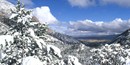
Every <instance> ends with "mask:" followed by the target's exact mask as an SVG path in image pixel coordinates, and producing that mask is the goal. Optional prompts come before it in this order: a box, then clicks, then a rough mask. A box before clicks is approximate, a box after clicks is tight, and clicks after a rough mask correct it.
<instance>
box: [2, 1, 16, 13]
mask: <svg viewBox="0 0 130 65" xmlns="http://www.w3.org/2000/svg"><path fill="white" fill-rule="evenodd" d="M10 9H15V8H14V5H13V4H12V3H10V2H8V1H7V0H0V14H1V15H2V14H6V15H7V14H10V13H11V11H10Z"/></svg>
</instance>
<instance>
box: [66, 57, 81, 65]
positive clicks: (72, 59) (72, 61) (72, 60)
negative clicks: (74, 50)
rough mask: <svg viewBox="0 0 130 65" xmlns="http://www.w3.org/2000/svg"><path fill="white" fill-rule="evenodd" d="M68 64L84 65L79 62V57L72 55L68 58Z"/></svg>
mask: <svg viewBox="0 0 130 65" xmlns="http://www.w3.org/2000/svg"><path fill="white" fill-rule="evenodd" d="M67 64H68V65H82V64H81V63H80V62H79V60H78V58H77V57H75V56H71V55H69V56H68V61H67Z"/></svg>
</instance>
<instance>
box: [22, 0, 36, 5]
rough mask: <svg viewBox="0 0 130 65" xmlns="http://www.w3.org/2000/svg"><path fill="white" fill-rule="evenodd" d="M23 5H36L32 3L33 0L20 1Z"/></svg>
mask: <svg viewBox="0 0 130 65" xmlns="http://www.w3.org/2000/svg"><path fill="white" fill-rule="evenodd" d="M20 1H21V2H22V3H24V4H25V5H33V4H34V3H33V2H32V0H20Z"/></svg>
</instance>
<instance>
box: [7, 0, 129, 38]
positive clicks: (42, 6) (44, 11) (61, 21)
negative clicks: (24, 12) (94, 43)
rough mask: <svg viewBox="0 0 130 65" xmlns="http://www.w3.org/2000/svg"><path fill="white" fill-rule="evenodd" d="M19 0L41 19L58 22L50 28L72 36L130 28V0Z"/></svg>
mask: <svg viewBox="0 0 130 65" xmlns="http://www.w3.org/2000/svg"><path fill="white" fill-rule="evenodd" d="M8 1H10V2H12V3H13V4H15V3H16V0H8ZM20 1H22V2H23V3H24V4H25V5H26V8H29V9H34V13H35V16H36V17H37V18H39V20H40V21H46V19H49V20H47V21H57V22H58V23H57V22H56V23H55V22H54V23H55V24H53V25H51V26H50V27H51V28H52V29H53V30H56V31H58V32H61V33H64V34H68V35H72V36H75V35H77V36H86V35H106V34H107V35H108V34H118V33H121V32H123V31H124V30H126V29H128V28H129V27H130V0H20ZM39 12H40V14H39ZM50 19H52V20H50ZM51 23H52V22H51Z"/></svg>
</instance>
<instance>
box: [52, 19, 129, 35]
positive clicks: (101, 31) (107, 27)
mask: <svg viewBox="0 0 130 65" xmlns="http://www.w3.org/2000/svg"><path fill="white" fill-rule="evenodd" d="M56 27H57V28H55V27H53V29H54V30H56V31H58V32H62V33H64V34H67V35H71V36H89V35H113V34H119V33H121V32H123V31H125V30H126V29H128V28H130V20H122V19H120V18H116V19H115V20H113V21H110V22H104V21H91V20H81V21H71V22H66V24H64V25H63V24H62V23H61V25H57V26H56ZM59 29H60V31H59Z"/></svg>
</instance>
